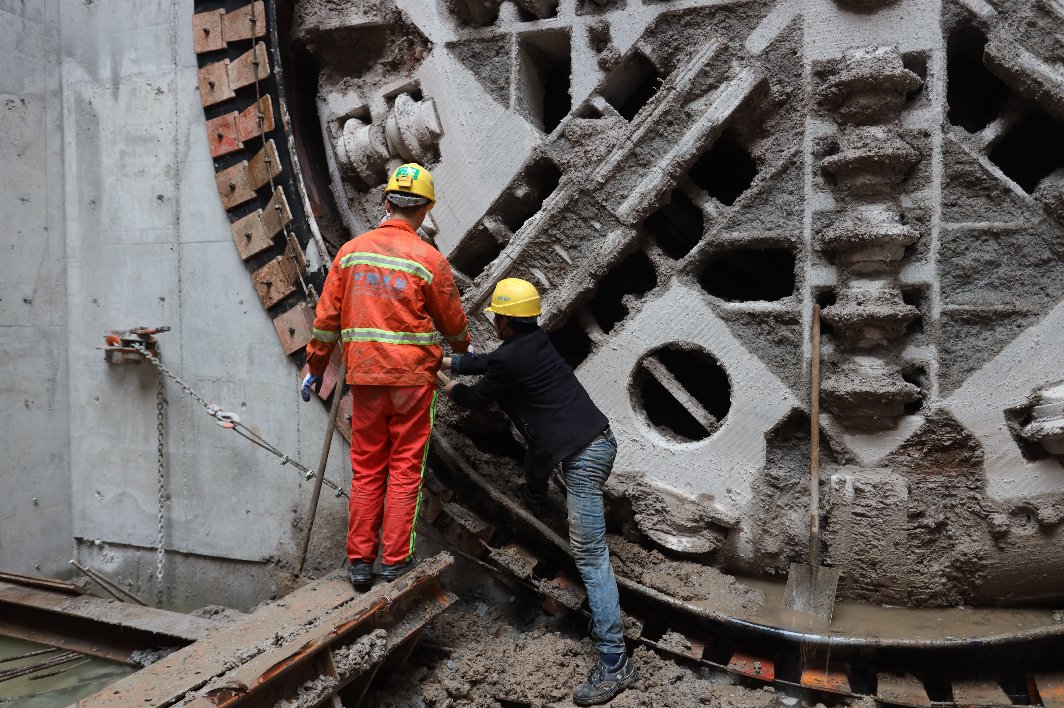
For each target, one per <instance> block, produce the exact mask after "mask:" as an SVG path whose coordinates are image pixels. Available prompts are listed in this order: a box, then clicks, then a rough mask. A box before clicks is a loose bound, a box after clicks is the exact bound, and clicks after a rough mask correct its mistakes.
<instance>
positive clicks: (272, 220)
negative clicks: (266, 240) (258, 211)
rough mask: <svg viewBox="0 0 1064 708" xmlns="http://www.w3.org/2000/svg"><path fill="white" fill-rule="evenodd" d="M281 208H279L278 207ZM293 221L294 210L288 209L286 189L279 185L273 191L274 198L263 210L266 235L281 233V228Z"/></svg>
mask: <svg viewBox="0 0 1064 708" xmlns="http://www.w3.org/2000/svg"><path fill="white" fill-rule="evenodd" d="M278 206H280V207H281V208H280V209H278V208H277V207H278ZM291 221H292V212H291V211H289V210H288V201H287V200H286V199H285V198H284V190H283V189H281V188H280V187H278V188H277V189H276V190H275V191H274V193H273V199H271V200H270V202H269V203H268V204H267V205H266V208H265V209H263V211H262V225H263V227H265V229H266V235H267V236H269V237H270V238H273V237H274V236H276V235H277V234H279V233H281V229H282V228H283V227H284V226H287V225H288V224H289V223H290V222H291Z"/></svg>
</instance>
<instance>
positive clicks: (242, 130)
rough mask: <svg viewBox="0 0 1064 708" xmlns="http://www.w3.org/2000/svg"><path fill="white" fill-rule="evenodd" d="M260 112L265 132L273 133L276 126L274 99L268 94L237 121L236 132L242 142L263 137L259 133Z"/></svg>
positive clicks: (244, 112) (249, 107) (238, 117)
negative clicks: (274, 120)
mask: <svg viewBox="0 0 1064 708" xmlns="http://www.w3.org/2000/svg"><path fill="white" fill-rule="evenodd" d="M259 111H261V112H262V127H263V131H264V132H267V133H269V132H271V131H272V130H273V129H274V127H275V124H274V122H273V99H271V98H270V94H266V95H265V96H263V97H262V98H261V99H259V102H258V103H257V104H252V105H250V106H248V107H247V109H246V110H245V111H243V112H242V113H241V114H240V115H239V116H237V119H236V132H237V135H239V136H240V139H241V140H244V141H248V140H251V139H252V138H254V137H257V136H259V135H261V134H262V133H260V132H259V115H258V114H259Z"/></svg>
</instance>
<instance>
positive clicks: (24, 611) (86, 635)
mask: <svg viewBox="0 0 1064 708" xmlns="http://www.w3.org/2000/svg"><path fill="white" fill-rule="evenodd" d="M220 626H221V625H219V624H217V623H215V622H213V621H211V620H209V619H203V618H200V617H194V616H192V615H184V614H179V613H177V612H168V611H165V610H157V609H155V608H153V607H141V606H140V605H136V604H133V603H129V602H118V601H116V600H105V599H103V598H99V597H96V596H94V595H76V594H72V593H70V592H57V591H55V590H51V589H44V588H40V587H32V586H28V585H22V584H15V583H9V582H6V581H0V634H2V635H4V636H7V637H16V638H19V639H25V640H27V641H31V642H38V643H41V644H48V645H51V646H54V647H57V648H61V649H73V650H76V651H78V652H81V653H82V654H91V655H93V656H100V657H103V658H105V659H111V660H112V661H119V662H122V663H124V664H130V665H137V663H136V662H135V661H134V660H133V658H132V656H133V654H134V653H135V652H137V651H144V650H151V649H155V648H158V647H163V646H166V647H170V646H184V645H186V644H191V643H192V642H195V641H197V640H199V639H202V638H203V637H205V636H207V634H209V633H210V632H212V631H214V630H216V629H218V628H219V627H220Z"/></svg>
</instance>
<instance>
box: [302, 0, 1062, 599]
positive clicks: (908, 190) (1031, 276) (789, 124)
mask: <svg viewBox="0 0 1064 708" xmlns="http://www.w3.org/2000/svg"><path fill="white" fill-rule="evenodd" d="M334 8H335V5H334V4H333V3H330V2H325V1H324V0H301V1H300V2H299V3H298V4H297V5H296V8H295V13H294V17H293V26H292V43H293V46H294V47H297V48H298V49H299V50H300V51H306V52H309V53H310V54H311V55H313V57H314V58H315V59H316V61H318V62H319V63H320V65H321V72H320V75H319V93H318V96H317V105H318V110H319V117H320V119H321V124H322V129H323V132H324V137H325V141H324V142H325V149H326V151H327V152H328V155H327V162H328V165H329V170H330V173H331V175H332V178H333V181H332V190H333V196H334V197H335V200H336V202H337V209H338V211H339V212H340V213H341V215H342V217H343V220H344V223H345V225H346V227H347V228H348V229H349V230H350V231H351V232H352V233H357V232H360V231H363V230H365V229H367V228H369V227H371V226H373V225H375V224H376V223H377V222H378V221H379V220H380V218H381V216H382V212H381V206H380V198H381V192H382V190H383V183H384V180H385V178H386V175H387V173H388V170H389V169H392V168H394V167H395V166H396V165H398V164H400V163H401V162H406V161H408V160H411V159H417V160H420V161H422V162H423V164H425V165H426V166H427V167H428V168H429V169H430V170H432V173H433V176H434V178H435V181H436V187H437V193H438V195H437V196H438V202H437V204H436V207H435V208H434V209H433V210H432V212H431V219H430V220H428V221H427V222H426V226H425V228H424V229H423V231H424V237H425V238H426V239H430V240H432V241H433V242H434V243H435V244H436V245H437V246H438V247H439V249H440V250H441V251H442V252H443V253H444V255H446V256H447V257H448V258H449V260H450V262H451V264H452V266H453V269H454V270H455V271H456V281H457V282H458V283H459V286H460V289H461V290H462V291H463V301H464V303H465V305H466V308H467V312H468V313H469V315H470V331H471V333H472V336H473V350H474V351H485V350H490V349H492V348H493V347H495V346H496V342H495V341H494V338H493V337H492V336H491V333H490V331H489V329H488V325H487V323H486V321H485V320H484V318H483V317H482V316H481V315H480V314H479V310H480V309H482V307H483V304H484V301H485V300H486V298H487V297H488V296H489V294H490V293H491V290H492V288H493V286H494V283H495V282H496V281H497V280H498V279H500V278H503V277H518V278H524V279H526V280H529V281H531V282H533V283H534V284H535V285H536V286H537V288H539V290H540V292H541V294H542V298H543V305H544V312H543V316H542V320H541V321H542V324H543V325H544V326H546V327H547V328H548V330H550V331H551V333H552V337H553V339H554V341H555V343H556V344H557V345H558V346H559V348H560V349H561V350H562V352H563V355H564V356H566V358H567V359H568V360H569V361H570V362H571V363H572V364H573V365H574V367H575V368H576V371H577V375H578V377H579V378H580V379H581V381H583V382H584V384H585V386H586V387H587V388H588V390H589V392H590V393H591V396H592V398H593V399H594V400H595V402H596V403H597V404H598V405H599V407H600V408H601V409H602V410H603V411H604V412H605V413H606V414H607V415H608V416H609V418H610V422H611V425H612V428H613V432H614V434H615V435H616V436H617V438H618V441H619V453H618V458H617V463H616V466H615V468H614V473H613V475H612V477H611V479H610V481H609V483H608V485H607V493H608V495H609V497H610V500H611V504H610V508H611V520H610V523H611V524H613V525H615V526H616V527H617V528H621V527H623V528H625V529H626V530H627V532H628V533H629V534H630V535H631V534H635V535H636V536H639V537H640V538H641V539H642V541H643V542H644V543H646V544H651V545H653V546H655V547H657V548H659V549H661V550H662V551H664V552H665V553H674V554H684V555H686V556H688V557H692V556H693V557H696V558H697V559H699V560H700V561H702V562H706V563H711V564H714V565H716V566H718V567H724V568H726V569H729V570H732V571H747V572H757V573H762V574H768V575H773V574H775V575H783V574H785V572H786V569H787V567H788V565H789V564H790V563H792V562H798V561H801V560H802V558H803V557H804V553H805V544H806V539H807V528H808V508H809V507H808V504H809V501H808V498H807V493H806V491H805V490H806V489H807V481H806V478H807V475H808V464H809V463H808V460H809V440H808V438H809V434H808V429H809V422H808V410H809V357H810V341H809V338H810V322H811V313H812V309H813V306H814V305H815V304H817V303H819V304H820V305H821V306H822V308H823V311H824V320H825V323H826V327H825V335H824V347H823V357H824V372H823V391H822V406H823V409H824V410H825V411H826V415H825V416H824V417H823V419H822V420H823V424H822V436H821V439H822V440H823V445H822V453H821V455H822V463H821V470H822V472H821V481H822V484H821V490H822V491H821V509H822V514H823V516H822V518H821V523H820V527H821V529H822V531H821V537H822V542H823V548H822V553H821V558H822V559H823V561H824V563H825V564H826V565H830V566H833V567H835V568H837V569H839V570H840V571H841V573H842V580H841V582H840V585H839V597H840V599H841V600H859V601H869V602H874V603H888V604H898V605H920V606H945V605H956V604H961V603H972V602H994V603H997V602H1009V603H1011V602H1023V601H1030V600H1047V599H1055V598H1060V597H1062V596H1064V580H1062V578H1064V572H1061V571H1064V553H1061V536H1060V521H1061V520H1062V519H1064V468H1062V466H1061V458H1060V456H1059V455H1054V454H1051V451H1050V448H1052V447H1053V446H1052V445H1049V447H1047V446H1046V445H1043V443H1042V442H1041V440H1042V437H1039V436H1038V435H1035V434H1033V433H1031V432H1030V431H1031V430H1033V428H1032V426H1031V425H1030V423H1031V409H1032V408H1034V407H1035V406H1036V405H1038V406H1041V405H1050V407H1052V404H1047V403H1046V402H1045V401H1044V400H1043V398H1041V397H1040V396H1043V392H1045V391H1050V390H1052V384H1054V382H1057V381H1059V380H1060V379H1061V378H1064V341H1062V340H1064V303H1062V299H1064V249H1062V247H1061V244H1062V243H1064V227H1062V221H1064V206H1062V205H1064V188H1062V187H1061V185H1062V184H1064V177H1061V175H1064V172H1061V171H1060V170H1061V169H1062V168H1064V146H1062V145H1061V144H1060V143H1061V139H1060V137H1059V136H1060V135H1061V130H1062V129H1064V126H1062V124H1061V123H1058V122H1056V121H1058V120H1060V119H1061V118H1064V112H1062V110H1064V90H1062V89H1061V86H1062V85H1064V83H1062V79H1064V74H1062V73H1061V72H1060V70H1059V66H1060V64H1059V62H1060V61H1061V59H1062V58H1064V57H1061V56H1060V52H1061V50H1060V46H1059V41H1057V40H1055V39H1053V38H1054V37H1056V36H1058V35H1059V34H1060V33H1061V32H1064V15H1062V12H1061V9H1060V4H1059V3H1056V2H1021V1H1019V0H997V1H995V2H989V3H988V2H984V1H983V0H899V1H898V2H835V1H834V0H798V1H797V2H792V1H791V0H780V1H779V2H767V1H760V0H759V1H756V2H754V1H750V2H742V1H736V2H711V1H710V0H678V1H676V2H642V1H638V0H628V1H627V2H624V1H621V2H612V1H611V2H608V3H602V4H600V3H598V2H590V1H589V0H573V1H571V2H560V3H528V2H520V1H518V2H510V1H505V2H503V1H501V0H494V1H492V0H489V1H488V2H480V3H467V2H462V1H460V0H441V1H440V2H438V3H423V2H416V1H414V0H378V1H376V2H368V3H362V4H360V5H359V7H358V8H357V9H355V10H350V11H345V12H344V13H340V12H338V11H336V10H335V9H334ZM662 381H665V383H664V384H662ZM678 387H679V388H678ZM696 404H697V405H696ZM1039 410H1040V411H1041V410H1042V409H1041V408H1040V409H1039ZM1046 410H1048V409H1046ZM1050 414H1052V415H1057V414H1056V413H1053V411H1049V413H1046V415H1050ZM438 421H439V424H440V426H441V429H442V430H443V434H444V435H446V436H447V437H448V438H449V439H451V440H452V442H453V444H454V445H455V446H456V449H458V450H459V451H461V452H462V454H464V455H466V456H467V457H469V458H470V459H471V460H474V461H475V462H477V464H485V465H486V466H487V467H489V468H492V469H495V470H497V471H498V473H499V479H498V480H495V481H498V482H504V481H506V478H509V477H516V476H517V475H518V474H519V465H518V463H517V462H516V458H517V457H519V454H518V453H517V452H514V450H517V449H519V448H520V440H518V439H516V438H514V440H510V438H511V437H513V436H512V434H511V431H510V426H509V425H508V423H507V422H506V421H504V420H499V419H498V418H493V417H492V416H490V415H485V414H482V413H475V412H468V411H461V410H457V409H455V408H454V407H452V406H450V405H449V404H447V403H446V402H445V403H442V404H441V410H440V414H439V416H438ZM1039 430H1041V429H1040V428H1039ZM1054 430H1055V429H1054ZM1024 431H1028V435H1027V437H1025V435H1024ZM500 441H501V442H500ZM499 486H500V487H502V486H503V485H501V484H500V485H499Z"/></svg>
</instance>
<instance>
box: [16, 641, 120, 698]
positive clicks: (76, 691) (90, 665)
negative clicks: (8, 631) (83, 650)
mask: <svg viewBox="0 0 1064 708" xmlns="http://www.w3.org/2000/svg"><path fill="white" fill-rule="evenodd" d="M48 648H50V647H48V646H45V645H43V644H36V643H34V642H26V641H22V640H21V639H11V638H8V637H3V636H0V659H3V658H4V657H7V656H17V655H19V654H25V653H27V652H31V651H37V650H40V649H48ZM51 656H56V655H53V654H45V655H43V656H33V657H29V658H27V659H21V660H19V661H11V662H7V663H3V664H0V669H13V668H17V667H19V666H27V665H29V664H33V663H35V662H38V661H40V660H41V659H47V658H49V657H51ZM75 664H79V665H78V666H75V667H74V668H72V669H70V670H69V671H65V672H64V673H62V674H59V675H58V676H52V677H50V678H42V679H38V680H36V681H31V680H30V676H21V677H19V678H16V679H12V680H10V681H4V682H0V704H8V703H10V704H11V705H12V706H18V708H60V707H61V706H69V705H70V704H71V703H74V702H76V701H78V700H80V699H82V698H84V697H85V696H89V695H92V694H93V693H96V692H97V691H99V690H100V689H102V688H104V687H105V686H108V685H110V684H112V683H114V682H115V681H117V680H118V679H120V678H122V677H124V676H128V675H129V674H131V673H133V672H134V671H136V669H135V668H134V667H132V666H126V665H125V664H119V663H117V662H114V661H108V660H107V659H97V658H95V657H85V658H84V659H80V660H78V661H75V662H72V663H70V664H63V665H62V666H56V667H54V668H51V669H47V670H45V671H42V672H40V673H51V672H52V671H58V670H59V669H65V668H68V667H72V666H74V665H75Z"/></svg>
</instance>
